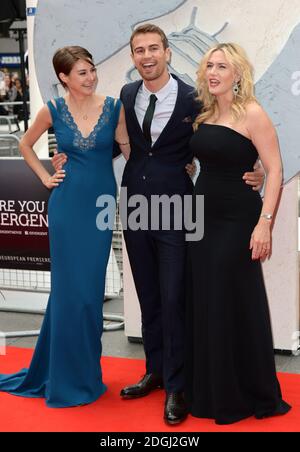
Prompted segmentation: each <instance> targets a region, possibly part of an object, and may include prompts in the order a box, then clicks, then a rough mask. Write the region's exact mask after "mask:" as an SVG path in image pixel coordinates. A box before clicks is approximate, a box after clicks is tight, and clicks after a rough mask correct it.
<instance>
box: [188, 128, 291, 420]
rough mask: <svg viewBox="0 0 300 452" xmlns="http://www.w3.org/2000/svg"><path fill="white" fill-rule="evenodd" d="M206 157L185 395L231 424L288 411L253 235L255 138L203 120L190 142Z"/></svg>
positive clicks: (191, 280) (191, 271) (192, 258)
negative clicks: (247, 176)
mask: <svg viewBox="0 0 300 452" xmlns="http://www.w3.org/2000/svg"><path fill="white" fill-rule="evenodd" d="M190 146H191V149H192V150H193V153H194V155H195V157H197V158H198V159H199V161H200V165H201V173H200V175H199V177H198V179H197V182H196V186H195V191H194V193H195V195H199V194H200V195H204V206H205V207H204V214H205V216H204V228H205V230H204V238H203V239H202V240H201V241H198V242H189V244H188V262H187V300H186V303H187V350H186V358H187V359H186V377H187V381H186V398H187V402H188V406H189V411H190V413H191V414H192V415H193V416H196V417H203V418H212V419H215V421H216V423H218V424H229V423H232V422H236V421H239V420H241V419H243V418H246V417H249V416H252V415H254V416H256V417H257V418H263V417H266V416H271V415H275V414H284V413H286V412H288V411H289V409H290V406H289V405H288V404H287V403H285V402H284V401H283V400H282V398H281V391H280V386H279V383H278V380H277V377H276V370H275V362H274V352H273V342H272V332H271V325H270V316H269V310H268V301H267V297H266V291H265V286H264V281H263V275H262V269H261V263H260V261H252V259H251V250H249V244H250V237H251V234H252V232H253V229H254V227H255V225H256V224H257V222H258V219H259V216H260V212H261V208H262V200H261V197H260V195H259V193H258V192H255V191H253V190H252V187H250V186H248V185H247V184H245V182H244V180H243V179H242V176H243V174H244V172H246V171H253V165H254V163H255V161H256V159H257V157H258V153H257V150H256V148H255V147H254V145H253V143H252V142H251V140H250V139H248V138H246V137H245V136H243V135H241V134H240V133H238V132H236V131H235V130H233V129H230V128H228V127H225V126H219V125H211V124H202V125H200V127H199V128H198V130H197V132H196V133H195V134H194V135H193V137H192V138H191V142H190Z"/></svg>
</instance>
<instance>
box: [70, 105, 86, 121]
mask: <svg viewBox="0 0 300 452" xmlns="http://www.w3.org/2000/svg"><path fill="white" fill-rule="evenodd" d="M74 104H75V106H76V116H77V117H80V118H82V119H83V120H84V121H87V120H88V119H89V117H88V114H87V113H83V112H82V110H81V108H80V107H78V105H76V103H75V102H74ZM78 110H79V112H78Z"/></svg>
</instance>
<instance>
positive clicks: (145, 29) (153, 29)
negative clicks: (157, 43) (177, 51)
mask: <svg viewBox="0 0 300 452" xmlns="http://www.w3.org/2000/svg"><path fill="white" fill-rule="evenodd" d="M146 33H156V34H158V35H159V36H160V37H161V40H162V43H163V46H164V49H165V50H166V49H167V48H168V47H169V42H168V38H167V36H166V34H165V32H164V31H163V30H162V29H161V28H159V27H158V26H157V25H154V24H144V25H140V26H139V27H137V28H136V29H135V30H134V31H133V33H132V35H131V37H130V48H131V52H133V47H132V41H133V39H134V38H135V37H136V36H137V35H140V34H146Z"/></svg>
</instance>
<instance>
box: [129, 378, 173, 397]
mask: <svg viewBox="0 0 300 452" xmlns="http://www.w3.org/2000/svg"><path fill="white" fill-rule="evenodd" d="M163 387H164V384H163V380H162V378H161V377H159V376H158V375H155V374H146V375H144V377H143V378H142V379H141V381H139V382H138V383H137V384H135V385H131V386H126V388H123V389H122V390H121V392H120V396H121V397H122V398H123V399H137V398H138V397H144V396H146V395H148V394H149V393H150V392H151V391H153V389H161V388H163Z"/></svg>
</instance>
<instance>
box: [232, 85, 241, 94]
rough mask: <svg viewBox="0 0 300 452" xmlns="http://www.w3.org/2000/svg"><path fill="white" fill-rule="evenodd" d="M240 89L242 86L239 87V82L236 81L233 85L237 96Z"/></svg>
mask: <svg viewBox="0 0 300 452" xmlns="http://www.w3.org/2000/svg"><path fill="white" fill-rule="evenodd" d="M239 90H240V88H239V85H238V82H234V85H233V87H232V91H233V94H234V95H235V96H237V95H238V93H239Z"/></svg>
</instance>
